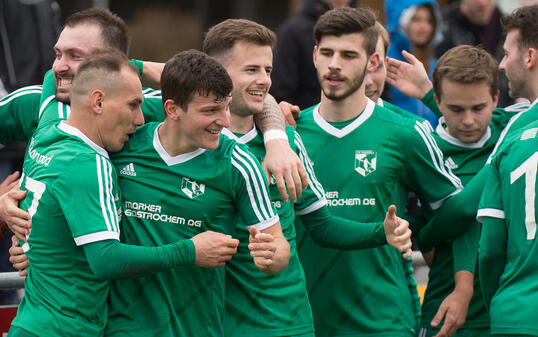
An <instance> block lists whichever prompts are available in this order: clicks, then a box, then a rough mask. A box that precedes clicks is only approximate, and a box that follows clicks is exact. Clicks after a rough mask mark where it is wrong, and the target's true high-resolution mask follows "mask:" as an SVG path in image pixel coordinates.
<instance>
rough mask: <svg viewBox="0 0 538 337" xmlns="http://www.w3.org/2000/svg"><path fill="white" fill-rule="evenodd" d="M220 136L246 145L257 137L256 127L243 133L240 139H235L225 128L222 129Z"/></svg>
mask: <svg viewBox="0 0 538 337" xmlns="http://www.w3.org/2000/svg"><path fill="white" fill-rule="evenodd" d="M222 134H223V135H225V136H226V137H228V138H230V139H233V140H235V141H236V142H238V143H239V144H247V143H248V142H250V141H251V140H253V139H254V138H256V136H257V135H258V130H257V129H256V126H253V127H252V130H250V131H249V132H247V133H245V134H244V135H242V136H241V137H237V136H236V135H235V134H234V133H233V132H232V131H230V130H228V129H227V128H224V129H222Z"/></svg>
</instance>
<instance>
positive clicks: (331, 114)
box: [318, 84, 368, 122]
mask: <svg viewBox="0 0 538 337" xmlns="http://www.w3.org/2000/svg"><path fill="white" fill-rule="evenodd" d="M367 102H368V98H367V97H366V95H365V94H364V84H363V85H362V86H361V87H360V88H359V89H358V90H357V91H355V92H354V93H353V94H351V95H350V96H348V97H346V98H345V99H343V100H341V101H335V100H332V99H329V98H327V97H326V96H325V94H324V93H323V92H321V103H320V104H319V108H318V111H319V114H320V115H321V117H323V119H325V120H326V121H328V122H344V121H348V120H350V119H352V118H355V117H357V116H358V115H360V114H361V113H362V111H363V110H364V108H365V107H366V103H367Z"/></svg>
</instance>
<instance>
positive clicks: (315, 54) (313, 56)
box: [312, 45, 318, 65]
mask: <svg viewBox="0 0 538 337" xmlns="http://www.w3.org/2000/svg"><path fill="white" fill-rule="evenodd" d="M317 58H318V46H317V45H315V46H314V51H313V52H312V59H313V60H314V65H315V64H316V60H317Z"/></svg>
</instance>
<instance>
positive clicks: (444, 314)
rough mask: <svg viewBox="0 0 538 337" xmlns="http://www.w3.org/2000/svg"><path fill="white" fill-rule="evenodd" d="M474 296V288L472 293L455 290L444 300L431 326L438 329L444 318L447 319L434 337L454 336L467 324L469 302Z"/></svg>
mask: <svg viewBox="0 0 538 337" xmlns="http://www.w3.org/2000/svg"><path fill="white" fill-rule="evenodd" d="M472 296H473V291H472V288H471V291H470V292H469V291H462V290H459V289H454V291H453V292H452V293H450V295H448V296H447V297H446V298H445V299H444V301H443V303H441V306H440V307H439V310H438V311H437V313H436V314H435V316H434V317H433V320H432V321H431V325H432V326H433V327H437V326H439V324H440V323H441V321H442V320H443V318H444V319H445V321H444V323H443V326H442V327H441V330H439V333H437V334H436V335H435V336H434V337H449V336H452V334H454V332H456V330H458V328H459V327H460V326H461V325H462V324H463V323H465V317H467V310H468V309H469V302H470V301H471V297H472Z"/></svg>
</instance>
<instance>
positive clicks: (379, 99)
mask: <svg viewBox="0 0 538 337" xmlns="http://www.w3.org/2000/svg"><path fill="white" fill-rule="evenodd" d="M377 105H379V106H380V107H382V108H383V107H385V104H384V103H383V100H382V99H381V97H378V98H377Z"/></svg>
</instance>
